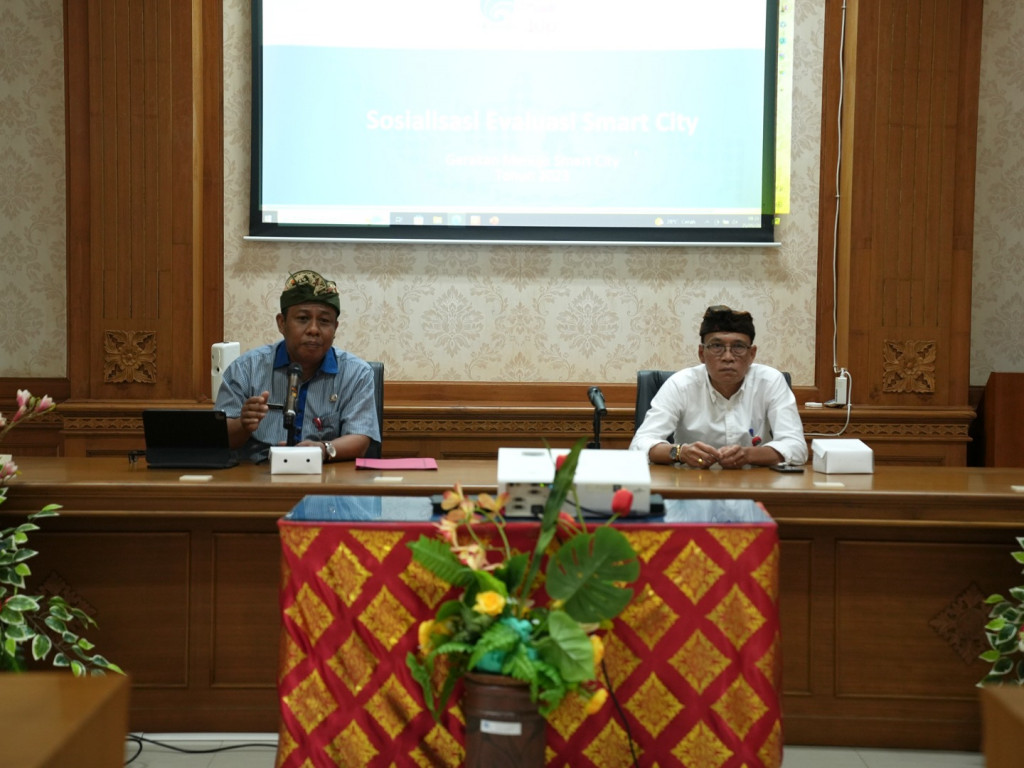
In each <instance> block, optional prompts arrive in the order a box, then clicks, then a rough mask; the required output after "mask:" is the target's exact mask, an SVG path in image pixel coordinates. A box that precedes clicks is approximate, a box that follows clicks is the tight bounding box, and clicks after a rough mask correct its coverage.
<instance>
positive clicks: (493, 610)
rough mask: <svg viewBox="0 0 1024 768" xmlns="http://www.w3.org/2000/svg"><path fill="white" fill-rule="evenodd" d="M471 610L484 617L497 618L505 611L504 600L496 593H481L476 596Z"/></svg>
mask: <svg viewBox="0 0 1024 768" xmlns="http://www.w3.org/2000/svg"><path fill="white" fill-rule="evenodd" d="M473 610H474V611H476V612H477V613H482V614H484V615H486V616H499V615H500V614H501V612H502V611H503V610H505V598H504V597H502V596H501V595H500V594H498V593H497V592H481V593H480V594H478V595H477V596H476V603H475V604H474V605H473Z"/></svg>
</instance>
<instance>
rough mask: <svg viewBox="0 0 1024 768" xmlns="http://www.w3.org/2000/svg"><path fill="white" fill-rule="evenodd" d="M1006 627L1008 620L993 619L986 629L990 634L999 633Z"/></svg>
mask: <svg viewBox="0 0 1024 768" xmlns="http://www.w3.org/2000/svg"><path fill="white" fill-rule="evenodd" d="M1005 626H1006V619H1004V618H1003V617H1002V616H999V617H996V618H994V619H992V621H990V622H989V623H988V624H986V625H985V629H986V631H988V632H998V631H999V630H1001V629H1002V628H1003V627H1005Z"/></svg>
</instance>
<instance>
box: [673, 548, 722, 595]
mask: <svg viewBox="0 0 1024 768" xmlns="http://www.w3.org/2000/svg"><path fill="white" fill-rule="evenodd" d="M722 573H723V569H722V568H721V567H720V566H719V565H718V564H717V563H716V562H715V561H714V560H713V559H712V558H711V557H710V556H709V555H708V554H707V553H706V552H705V551H704V550H703V549H701V548H700V546H699V545H698V544H697V542H695V541H690V542H687V544H686V547H685V548H684V549H683V551H682V552H680V553H679V557H677V558H675V560H673V561H672V563H671V564H670V565H669V568H668V570H667V571H666V575H667V576H668V577H669V578H671V579H672V581H673V582H675V584H676V586H677V587H678V589H679V591H680V592H682V593H683V594H684V595H686V596H687V597H688V598H690V601H691V602H693V603H699V602H700V599H701V598H702V597H704V594H705V593H706V592H707V591H708V590H709V589H711V588H712V587H713V586H714V585H715V584H716V583H717V582H718V580H719V578H721V576H722Z"/></svg>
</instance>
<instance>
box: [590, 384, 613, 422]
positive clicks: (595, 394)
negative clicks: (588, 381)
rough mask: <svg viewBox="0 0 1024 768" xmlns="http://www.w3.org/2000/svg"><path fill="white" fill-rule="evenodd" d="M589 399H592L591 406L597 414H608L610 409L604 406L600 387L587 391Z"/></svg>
mask: <svg viewBox="0 0 1024 768" xmlns="http://www.w3.org/2000/svg"><path fill="white" fill-rule="evenodd" d="M587 397H589V398H590V402H591V404H592V405H593V406H594V408H596V409H597V412H598V413H600V414H601V415H602V416H606V415H607V414H608V408H607V407H605V404H604V395H603V394H601V388H600V387H591V388H590V389H588V390H587Z"/></svg>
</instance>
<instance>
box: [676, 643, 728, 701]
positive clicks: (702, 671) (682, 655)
mask: <svg viewBox="0 0 1024 768" xmlns="http://www.w3.org/2000/svg"><path fill="white" fill-rule="evenodd" d="M669 661H670V663H671V664H672V666H673V667H675V668H676V669H677V670H679V674H681V675H682V676H683V677H684V678H686V682H688V683H689V684H690V686H691V687H692V688H693V689H694V690H695V691H697V692H698V693H704V691H706V690H707V688H708V686H709V685H711V683H712V682H713V681H714V679H715V678H716V677H718V676H719V675H720V674H722V672H723V671H724V670H725V669H726V668H727V667H728V666H729V664H730V663H731V661H730V658H729V657H728V656H727V655H725V654H724V653H722V652H721V651H720V650H718V647H717V646H716V645H715V644H714V643H713V642H711V641H710V640H708V638H707V636H705V635H704V633H703V632H701V631H700V630H697V631H696V632H694V633H693V634H692V635H690V637H689V639H688V640H687V641H686V642H685V643H683V646H682V648H680V649H679V651H678V652H677V653H676V654H675V655H674V656H673V657H672V658H671V659H670V660H669Z"/></svg>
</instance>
